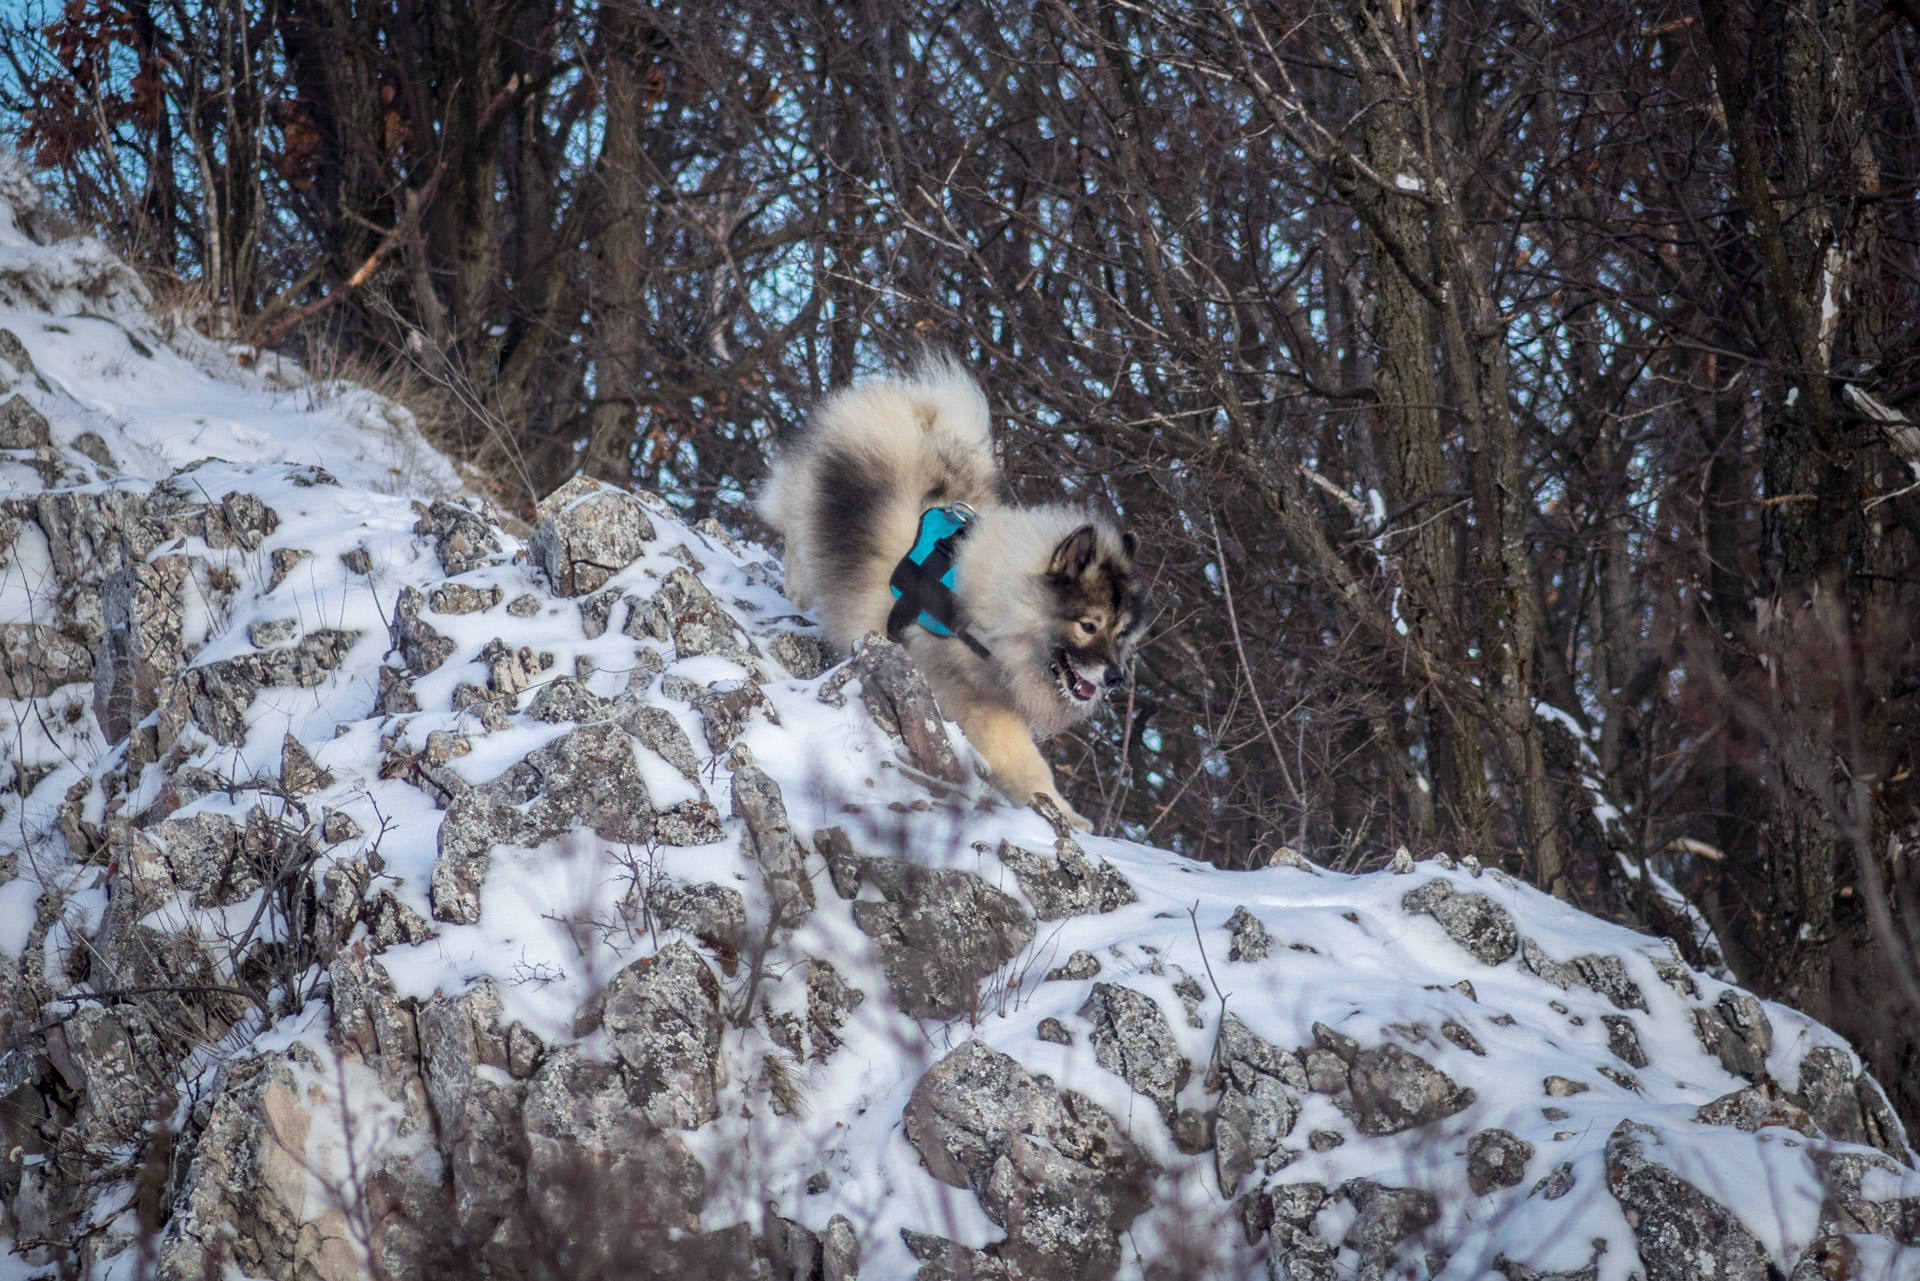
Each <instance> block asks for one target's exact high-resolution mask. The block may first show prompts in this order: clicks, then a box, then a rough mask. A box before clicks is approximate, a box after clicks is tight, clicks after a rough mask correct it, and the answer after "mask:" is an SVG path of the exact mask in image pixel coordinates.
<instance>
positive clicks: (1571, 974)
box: [1520, 938, 1580, 992]
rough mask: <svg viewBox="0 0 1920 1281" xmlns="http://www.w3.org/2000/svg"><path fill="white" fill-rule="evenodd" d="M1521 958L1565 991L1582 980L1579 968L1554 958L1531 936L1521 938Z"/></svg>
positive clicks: (1542, 976) (1533, 969)
mask: <svg viewBox="0 0 1920 1281" xmlns="http://www.w3.org/2000/svg"><path fill="white" fill-rule="evenodd" d="M1520 960H1521V962H1522V963H1523V964H1524V965H1525V966H1526V967H1527V968H1528V969H1530V970H1532V971H1533V972H1534V973H1535V974H1537V975H1539V976H1540V977H1541V978H1542V979H1545V980H1546V981H1547V982H1549V983H1551V984H1553V985H1554V986H1555V987H1557V988H1559V989H1560V990H1561V991H1563V992H1564V991H1565V990H1566V989H1568V988H1570V987H1572V986H1573V985H1574V984H1575V983H1578V982H1579V981H1580V972H1579V971H1578V970H1576V969H1574V968H1573V966H1571V965H1566V964H1563V963H1561V962H1559V961H1556V960H1554V959H1553V958H1552V957H1550V956H1548V955H1547V954H1546V952H1545V951H1543V950H1542V949H1541V947H1540V945H1539V944H1538V943H1536V942H1534V941H1533V940H1532V939H1530V938H1523V939H1521V940H1520Z"/></svg>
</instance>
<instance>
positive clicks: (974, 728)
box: [960, 706, 1093, 832]
mask: <svg viewBox="0 0 1920 1281" xmlns="http://www.w3.org/2000/svg"><path fill="white" fill-rule="evenodd" d="M960 728H961V729H963V730H965V731H966V733H967V741H968V742H970V743H972V744H973V745H974V747H975V748H977V749H978V750H979V752H980V755H982V756H984V757H986V759H987V768H988V769H991V770H992V771H993V782H994V786H996V787H998V788H1000V790H1002V791H1004V792H1005V793H1006V794H1007V795H1009V796H1011V797H1013V798H1014V799H1015V800H1017V801H1020V802H1022V803H1025V802H1026V801H1028V800H1030V799H1032V797H1033V796H1034V795H1035V794H1038V795H1041V796H1044V797H1046V798H1047V799H1048V800H1050V801H1052V802H1053V803H1054V804H1055V805H1057V806H1059V807H1060V813H1061V814H1062V815H1064V816H1065V817H1066V820H1067V822H1069V823H1071V824H1073V825H1074V826H1075V827H1077V828H1079V829H1080V830H1081V831H1083V832H1091V831H1092V830H1093V824H1092V823H1090V822H1088V821H1087V820H1086V819H1084V818H1082V817H1081V816H1080V814H1079V812H1078V811H1076V810H1075V809H1074V808H1073V806H1071V805H1069V804H1067V801H1066V798H1065V797H1063V796H1061V795H1060V793H1059V792H1058V791H1056V790H1055V789H1054V786H1053V771H1052V770H1051V769H1049V768H1048V766H1047V762H1046V758H1045V757H1043V756H1041V755H1040V749H1039V748H1038V747H1036V746H1034V742H1033V735H1032V734H1031V733H1030V732H1028V730H1027V723H1026V722H1025V721H1024V720H1022V719H1020V717H1019V715H1018V714H1017V713H1015V712H1013V711H1012V710H1010V709H1008V708H1005V707H992V706H988V707H976V708H974V709H973V710H972V711H970V712H969V713H968V714H967V715H966V717H965V718H964V719H963V720H962V721H961V723H960Z"/></svg>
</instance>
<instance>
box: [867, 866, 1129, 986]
mask: <svg viewBox="0 0 1920 1281" xmlns="http://www.w3.org/2000/svg"><path fill="white" fill-rule="evenodd" d="M856 892H857V887H856ZM1099 973H1100V960H1099V958H1098V957H1096V956H1094V954H1093V953H1092V952H1089V951H1087V950H1086V949H1085V948H1081V949H1080V950H1078V951H1076V952H1075V953H1074V954H1073V955H1072V956H1069V957H1068V958H1067V963H1066V964H1065V965H1056V966H1055V967H1054V968H1052V969H1050V970H1048V971H1047V978H1048V980H1049V981H1052V980H1055V979H1090V978H1093V977H1095V976H1096V975H1098V974H1099Z"/></svg>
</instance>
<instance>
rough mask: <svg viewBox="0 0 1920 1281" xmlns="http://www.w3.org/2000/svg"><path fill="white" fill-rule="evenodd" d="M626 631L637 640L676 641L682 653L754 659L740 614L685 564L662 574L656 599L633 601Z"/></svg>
mask: <svg viewBox="0 0 1920 1281" xmlns="http://www.w3.org/2000/svg"><path fill="white" fill-rule="evenodd" d="M626 633H627V635H629V636H632V637H633V638H634V639H636V640H639V639H642V638H646V637H650V638H652V639H654V640H660V641H671V642H672V643H673V648H674V652H675V653H676V654H678V655H679V656H680V657H681V658H694V657H697V656H700V655H703V654H710V655H712V656H714V657H716V658H725V659H730V660H732V661H733V662H736V663H740V664H742V665H746V664H748V663H750V662H751V660H752V647H751V645H750V643H749V642H748V640H747V634H746V630H745V629H744V628H742V627H741V626H740V623H739V620H737V619H736V618H734V616H733V615H732V614H730V613H728V612H727V608H726V606H724V605H722V604H721V603H720V601H719V600H718V599H717V598H716V597H715V596H714V594H713V593H712V592H710V591H708V590H707V585H706V584H705V583H703V582H701V581H700V580H699V578H697V577H696V576H695V575H694V572H693V571H692V570H690V569H688V568H687V567H686V566H684V565H682V566H680V567H679V568H677V569H675V570H674V571H673V572H672V573H670V574H668V575H667V576H666V577H665V578H664V579H662V580H661V582H660V586H659V588H658V589H656V590H655V592H654V594H653V599H652V600H649V601H644V602H636V603H635V604H634V605H633V606H632V607H631V609H630V610H629V611H628V614H627V626H626Z"/></svg>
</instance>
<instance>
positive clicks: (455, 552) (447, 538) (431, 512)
mask: <svg viewBox="0 0 1920 1281" xmlns="http://www.w3.org/2000/svg"><path fill="white" fill-rule="evenodd" d="M414 510H415V511H419V510H420V508H419V507H417V506H416V507H415V508H414ZM413 532H414V533H415V534H416V535H418V536H420V537H422V538H431V539H433V550H434V554H435V555H437V556H439V558H440V567H441V568H442V569H444V570H445V571H446V572H447V574H448V576H452V575H455V574H464V573H466V572H467V571H468V570H470V569H479V568H480V567H481V566H483V565H490V564H496V563H498V561H499V559H500V558H501V551H500V540H499V539H497V538H495V537H494V536H493V525H492V523H491V522H490V521H488V520H487V518H486V517H485V516H483V515H481V514H480V513H478V512H475V511H473V510H471V509H470V508H466V507H462V506H460V505H459V504H458V503H450V502H446V501H445V500H443V499H438V498H436V499H435V500H434V501H433V505H432V506H431V507H429V508H427V509H426V511H425V512H423V513H422V514H421V516H420V519H419V520H417V521H416V522H414V526H413ZM495 590H496V593H497V590H498V589H495ZM494 599H495V600H496V601H498V599H499V597H498V595H497V594H496V595H495V597H494ZM434 608H435V609H436V610H438V609H439V608H440V607H439V606H438V605H435V606H434ZM441 612H442V613H449V612H456V611H448V610H441ZM457 612H460V613H466V612H468V611H465V610H460V611H457Z"/></svg>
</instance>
